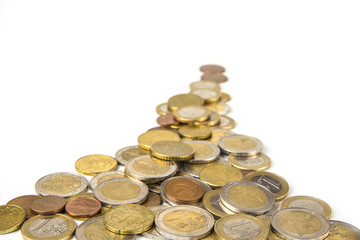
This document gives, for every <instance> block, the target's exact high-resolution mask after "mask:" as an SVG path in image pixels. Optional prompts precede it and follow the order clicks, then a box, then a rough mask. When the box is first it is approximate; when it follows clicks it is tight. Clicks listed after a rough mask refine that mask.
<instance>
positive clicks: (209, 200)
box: [203, 188, 235, 219]
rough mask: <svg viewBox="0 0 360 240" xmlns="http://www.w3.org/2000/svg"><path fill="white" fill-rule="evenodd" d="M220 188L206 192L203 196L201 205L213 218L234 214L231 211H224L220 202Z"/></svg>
mask: <svg viewBox="0 0 360 240" xmlns="http://www.w3.org/2000/svg"><path fill="white" fill-rule="evenodd" d="M220 190H221V189H220V188H218V189H215V190H211V191H209V192H207V193H206V194H205V195H204V197H203V206H204V207H205V208H206V210H208V211H209V212H210V213H211V214H212V215H213V216H214V218H215V219H219V218H221V217H225V216H227V215H231V214H235V213H234V212H231V211H225V210H224V207H223V206H221V205H222V203H221V202H220Z"/></svg>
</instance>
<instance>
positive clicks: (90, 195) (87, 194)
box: [66, 192, 95, 203]
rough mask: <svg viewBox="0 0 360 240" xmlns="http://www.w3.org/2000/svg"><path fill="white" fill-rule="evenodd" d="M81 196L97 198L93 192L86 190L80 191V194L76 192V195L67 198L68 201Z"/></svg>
mask: <svg viewBox="0 0 360 240" xmlns="http://www.w3.org/2000/svg"><path fill="white" fill-rule="evenodd" d="M79 197H90V198H95V195H94V194H93V193H90V192H86V193H79V194H76V195H74V196H71V197H69V198H67V199H66V202H67V203H68V202H69V201H70V200H73V199H76V198H79Z"/></svg>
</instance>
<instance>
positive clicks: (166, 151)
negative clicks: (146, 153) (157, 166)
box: [150, 141, 195, 161]
mask: <svg viewBox="0 0 360 240" xmlns="http://www.w3.org/2000/svg"><path fill="white" fill-rule="evenodd" d="M150 152H151V155H152V156H154V157H156V158H159V159H163V160H174V161H184V160H189V159H191V158H193V157H194V154H195V151H194V149H193V148H192V147H191V146H190V145H188V144H186V143H183V142H175V141H160V142H156V143H154V144H153V145H151V148H150Z"/></svg>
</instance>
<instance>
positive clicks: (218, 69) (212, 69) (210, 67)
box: [200, 64, 225, 74]
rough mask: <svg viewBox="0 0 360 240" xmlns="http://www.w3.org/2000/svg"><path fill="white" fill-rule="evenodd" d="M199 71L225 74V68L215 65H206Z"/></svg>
mask: <svg viewBox="0 0 360 240" xmlns="http://www.w3.org/2000/svg"><path fill="white" fill-rule="evenodd" d="M200 71H201V72H203V73H212V74H214V73H218V74H219V73H223V72H225V68H224V67H223V66H220V65H216V64H207V65H203V66H201V67H200Z"/></svg>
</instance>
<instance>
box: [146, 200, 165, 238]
mask: <svg viewBox="0 0 360 240" xmlns="http://www.w3.org/2000/svg"><path fill="white" fill-rule="evenodd" d="M166 208H169V206H165V205H161V206H152V207H149V209H150V210H151V211H152V212H153V213H154V215H155V216H156V215H157V214H158V213H159V212H161V211H162V210H164V209H166ZM141 236H143V237H145V238H148V239H154V240H167V238H165V237H163V236H162V235H161V234H160V233H159V232H158V231H156V228H155V227H152V228H151V229H150V230H148V231H146V232H143V233H141Z"/></svg>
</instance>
